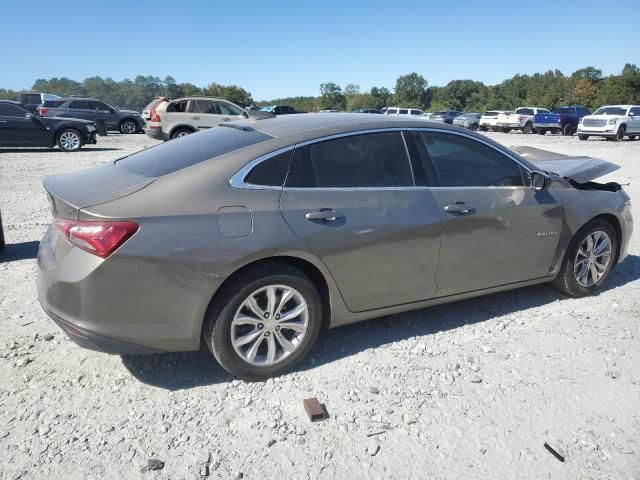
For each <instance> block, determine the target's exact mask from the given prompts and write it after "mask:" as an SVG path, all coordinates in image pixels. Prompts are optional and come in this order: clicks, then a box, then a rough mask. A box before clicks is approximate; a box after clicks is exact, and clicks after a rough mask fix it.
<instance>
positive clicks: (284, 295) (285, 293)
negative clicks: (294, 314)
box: [274, 289, 293, 315]
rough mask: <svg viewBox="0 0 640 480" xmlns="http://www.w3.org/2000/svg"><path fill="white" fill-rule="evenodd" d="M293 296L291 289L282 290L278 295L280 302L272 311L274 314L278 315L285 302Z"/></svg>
mask: <svg viewBox="0 0 640 480" xmlns="http://www.w3.org/2000/svg"><path fill="white" fill-rule="evenodd" d="M291 297H293V290H291V289H287V290H284V291H283V292H282V296H281V297H280V303H279V304H278V308H276V311H275V312H274V315H280V312H281V311H282V309H283V307H284V306H285V305H286V304H287V302H288V301H289V300H291Z"/></svg>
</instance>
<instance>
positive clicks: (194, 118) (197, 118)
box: [191, 117, 200, 120]
mask: <svg viewBox="0 0 640 480" xmlns="http://www.w3.org/2000/svg"><path fill="white" fill-rule="evenodd" d="M191 120H200V117H191Z"/></svg>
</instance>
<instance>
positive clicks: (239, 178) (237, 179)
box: [229, 127, 533, 192]
mask: <svg viewBox="0 0 640 480" xmlns="http://www.w3.org/2000/svg"><path fill="white" fill-rule="evenodd" d="M405 131H417V132H439V133H447V134H451V135H458V136H460V137H466V138H469V139H471V140H474V141H476V142H479V143H482V144H483V145H486V146H487V147H490V148H492V149H494V150H495V151H497V152H498V153H501V154H502V155H504V156H505V157H507V158H509V159H511V160H512V161H513V162H515V163H516V164H517V165H519V166H520V167H521V168H522V169H524V171H525V172H527V173H528V174H531V173H533V171H532V170H531V169H530V168H529V167H527V166H526V165H525V164H523V163H522V162H521V161H520V160H518V159H517V158H516V157H514V156H513V155H511V154H510V153H507V152H505V151H503V150H501V149H500V148H497V147H496V146H494V145H492V144H491V143H489V142H487V141H485V140H483V139H481V138H477V137H475V136H473V135H469V134H467V133H466V132H456V131H453V130H448V129H444V128H433V127H391V128H390V127H387V128H371V129H366V130H356V131H352V132H343V133H336V134H333V135H327V136H324V137H318V138H314V139H311V140H306V141H304V142H300V143H296V144H294V145H289V146H287V147H283V148H280V149H278V150H274V151H273V152H269V153H266V154H264V155H261V156H259V157H257V158H255V159H254V160H252V161H250V162H249V163H247V164H246V165H245V166H244V167H242V168H241V169H240V170H238V171H237V172H236V173H235V174H234V175H233V176H232V177H231V178H230V179H229V184H230V185H231V186H232V187H233V188H239V189H247V190H284V189H286V190H291V191H302V190H319V191H329V192H330V191H345V190H363V191H371V190H407V189H431V188H434V189H452V188H458V189H478V188H489V189H497V188H502V189H515V188H531V187H530V186H527V185H519V186H493V185H488V186H479V185H476V186H461V187H440V186H423V185H416V184H415V176H414V173H413V165H412V164H411V155H410V153H409V149H408V147H407V143H406V140H405V138H404V134H403V133H402V132H405ZM380 132H400V134H401V137H402V141H403V143H404V146H405V152H406V154H407V161H408V162H409V168H410V169H411V178H412V179H413V186H405V187H325V188H317V187H287V186H285V185H283V186H280V187H276V186H269V185H252V184H250V183H245V181H244V180H245V178H246V176H247V175H248V174H249V172H250V171H251V170H252V169H253V168H254V167H255V166H256V165H258V164H259V163H261V162H264V161H266V160H268V159H270V158H272V157H275V156H276V155H280V154H281V153H284V152H286V151H289V150H295V149H296V148H298V147H304V146H306V145H312V144H314V143H320V142H325V141H328V140H334V139H337V138H343V137H351V136H355V135H366V134H369V133H380ZM522 180H523V182H524V180H525V178H524V176H523V179H522ZM285 182H286V178H285Z"/></svg>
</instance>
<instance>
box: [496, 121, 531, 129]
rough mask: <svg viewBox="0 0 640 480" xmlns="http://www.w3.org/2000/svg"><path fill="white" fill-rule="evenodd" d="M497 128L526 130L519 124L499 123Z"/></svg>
mask: <svg viewBox="0 0 640 480" xmlns="http://www.w3.org/2000/svg"><path fill="white" fill-rule="evenodd" d="M496 127H500V128H524V125H520V124H519V123H508V122H498V123H496Z"/></svg>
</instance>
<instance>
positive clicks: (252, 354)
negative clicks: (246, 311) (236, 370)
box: [247, 332, 264, 362]
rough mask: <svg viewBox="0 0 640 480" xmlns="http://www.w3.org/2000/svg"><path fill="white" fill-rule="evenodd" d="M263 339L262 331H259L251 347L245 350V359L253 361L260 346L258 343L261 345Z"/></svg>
mask: <svg viewBox="0 0 640 480" xmlns="http://www.w3.org/2000/svg"><path fill="white" fill-rule="evenodd" d="M263 340H264V336H263V335H262V332H260V336H259V337H258V339H257V340H256V341H255V343H254V344H253V345H251V348H250V349H249V351H248V352H247V360H249V361H250V362H253V361H254V360H255V359H256V354H257V353H258V349H259V348H260V345H262V341H263Z"/></svg>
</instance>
